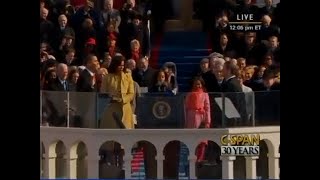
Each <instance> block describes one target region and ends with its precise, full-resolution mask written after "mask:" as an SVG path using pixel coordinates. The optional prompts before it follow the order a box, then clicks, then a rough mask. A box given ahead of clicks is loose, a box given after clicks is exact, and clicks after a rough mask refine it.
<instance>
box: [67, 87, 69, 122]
mask: <svg viewBox="0 0 320 180" xmlns="http://www.w3.org/2000/svg"><path fill="white" fill-rule="evenodd" d="M67 127H70V94H69V92H67Z"/></svg>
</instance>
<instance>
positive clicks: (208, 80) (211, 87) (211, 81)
mask: <svg viewBox="0 0 320 180" xmlns="http://www.w3.org/2000/svg"><path fill="white" fill-rule="evenodd" d="M216 61H217V58H210V59H209V70H208V71H207V72H205V73H203V74H202V75H201V77H202V79H203V80H204V82H205V84H204V86H205V88H206V90H207V92H209V93H210V92H220V86H219V84H218V80H217V77H216V76H215V73H214V71H215V63H216Z"/></svg>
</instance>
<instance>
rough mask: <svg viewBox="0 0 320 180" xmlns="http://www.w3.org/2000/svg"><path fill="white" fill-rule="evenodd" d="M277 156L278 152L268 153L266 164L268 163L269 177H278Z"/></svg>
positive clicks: (278, 155)
mask: <svg viewBox="0 0 320 180" xmlns="http://www.w3.org/2000/svg"><path fill="white" fill-rule="evenodd" d="M279 157H280V154H279V153H276V154H275V155H268V165H269V178H270V179H279V174H280V171H279V170H280V169H279Z"/></svg>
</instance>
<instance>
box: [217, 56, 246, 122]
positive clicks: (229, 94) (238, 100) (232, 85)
mask: <svg viewBox="0 0 320 180" xmlns="http://www.w3.org/2000/svg"><path fill="white" fill-rule="evenodd" d="M238 75H239V67H238V66H237V65H235V64H233V63H232V62H231V61H228V62H225V64H224V66H223V76H224V81H223V82H222V84H221V90H222V92H224V93H225V97H226V98H229V99H230V100H231V102H232V103H233V105H234V106H235V108H236V109H237V110H238V112H239V113H240V116H241V118H240V119H237V118H235V119H226V117H225V119H226V120H227V121H226V122H227V123H225V124H227V125H228V126H236V125H243V124H244V123H247V122H248V115H247V112H246V101H245V96H244V94H243V93H242V87H241V84H240V82H239V80H238V79H237V76H238ZM227 110H228V109H227V107H226V111H227ZM223 114H225V113H223Z"/></svg>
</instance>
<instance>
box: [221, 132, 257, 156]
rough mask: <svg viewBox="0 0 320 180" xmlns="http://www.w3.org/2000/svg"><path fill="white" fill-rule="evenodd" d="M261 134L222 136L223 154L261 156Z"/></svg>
mask: <svg viewBox="0 0 320 180" xmlns="http://www.w3.org/2000/svg"><path fill="white" fill-rule="evenodd" d="M259 143H260V135H258V134H250V135H248V134H240V135H223V136H221V144H222V146H221V155H224V156H259V154H260V148H259Z"/></svg>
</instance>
